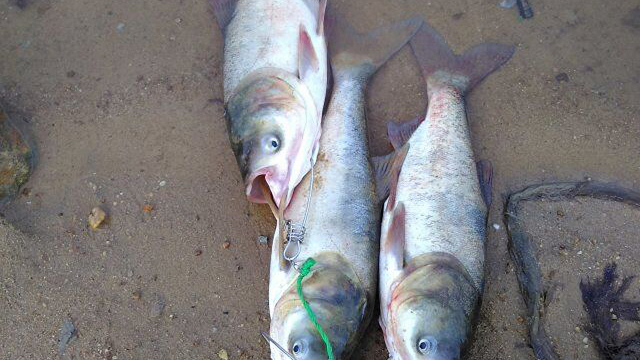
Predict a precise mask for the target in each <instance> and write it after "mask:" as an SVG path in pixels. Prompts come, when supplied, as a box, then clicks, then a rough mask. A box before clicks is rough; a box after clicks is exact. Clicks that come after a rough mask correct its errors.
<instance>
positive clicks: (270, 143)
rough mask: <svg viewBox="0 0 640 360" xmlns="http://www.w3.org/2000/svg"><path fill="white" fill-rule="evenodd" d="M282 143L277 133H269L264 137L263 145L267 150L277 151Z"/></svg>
mask: <svg viewBox="0 0 640 360" xmlns="http://www.w3.org/2000/svg"><path fill="white" fill-rule="evenodd" d="M281 145H282V144H281V142H280V139H279V138H278V137H277V136H275V135H267V136H265V137H264V138H263V139H262V146H263V148H264V149H265V150H266V151H267V152H271V153H273V152H276V151H278V150H279V149H280V146H281Z"/></svg>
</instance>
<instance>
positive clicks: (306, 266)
mask: <svg viewBox="0 0 640 360" xmlns="http://www.w3.org/2000/svg"><path fill="white" fill-rule="evenodd" d="M315 264H316V260H315V259H314V258H308V259H307V261H305V262H304V263H303V264H302V267H301V268H300V275H298V287H297V289H298V296H300V301H302V306H304V308H305V310H307V314H308V315H309V318H310V319H311V322H312V323H313V325H315V326H316V329H317V330H318V332H319V333H320V337H321V338H322V341H324V344H325V346H326V347H327V355H328V356H329V360H335V357H334V356H333V347H331V342H330V341H329V336H328V335H327V333H326V332H324V330H323V329H322V326H320V323H319V322H318V319H317V318H316V314H315V313H314V312H313V310H312V309H311V306H310V305H309V302H308V301H307V299H305V298H304V294H303V293H302V279H304V277H305V276H307V275H309V273H310V272H311V268H312V267H313V265H315Z"/></svg>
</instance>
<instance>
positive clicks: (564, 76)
mask: <svg viewBox="0 0 640 360" xmlns="http://www.w3.org/2000/svg"><path fill="white" fill-rule="evenodd" d="M556 81H557V82H568V81H569V75H567V73H564V72H561V73H559V74H558V75H556Z"/></svg>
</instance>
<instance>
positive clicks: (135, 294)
mask: <svg viewBox="0 0 640 360" xmlns="http://www.w3.org/2000/svg"><path fill="white" fill-rule="evenodd" d="M141 297H142V294H141V293H140V290H136V291H134V292H133V294H131V298H132V299H133V300H140V298H141Z"/></svg>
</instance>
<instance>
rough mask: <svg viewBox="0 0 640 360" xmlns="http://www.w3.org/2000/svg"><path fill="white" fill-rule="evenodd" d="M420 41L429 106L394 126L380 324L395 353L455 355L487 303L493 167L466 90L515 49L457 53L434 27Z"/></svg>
mask: <svg viewBox="0 0 640 360" xmlns="http://www.w3.org/2000/svg"><path fill="white" fill-rule="evenodd" d="M411 47H412V48H413V52H414V54H415V55H416V57H417V60H418V63H419V64H420V67H421V70H422V74H423V76H424V78H425V80H426V82H427V89H428V97H429V107H428V111H427V115H426V119H424V121H419V120H418V121H411V122H408V123H405V124H402V125H397V124H394V125H390V127H389V137H390V139H391V141H392V143H393V144H394V147H396V148H398V147H400V146H402V148H401V149H403V150H404V151H406V157H405V159H404V162H403V163H402V166H401V167H399V168H397V169H395V170H394V171H393V172H392V174H391V177H390V179H389V180H388V181H389V182H390V183H389V185H388V187H389V189H390V195H389V198H388V199H387V202H386V204H385V207H384V211H383V220H382V229H381V242H380V267H379V269H380V298H381V299H380V306H381V319H380V323H381V326H382V328H383V330H384V335H385V341H386V344H387V348H388V350H389V353H390V355H391V357H392V358H393V359H396V360H398V359H401V360H411V359H430V360H453V359H459V358H460V357H461V354H462V353H463V351H464V349H465V347H466V345H467V344H468V342H469V338H470V335H471V333H472V328H473V320H474V317H475V315H476V313H477V309H478V305H479V304H480V296H481V294H482V290H483V283H484V279H483V267H484V252H485V245H484V244H485V225H486V216H487V206H486V204H485V202H486V200H488V199H489V191H490V187H489V186H488V184H486V183H485V182H484V181H483V184H480V182H479V181H478V175H479V174H480V175H483V176H482V178H483V179H490V171H489V169H487V168H485V167H484V165H482V167H483V168H482V169H476V163H475V162H474V156H473V151H472V148H471V142H470V137H469V129H468V126H467V118H466V112H465V106H464V98H463V95H464V94H465V93H466V92H468V91H469V90H471V89H472V88H473V87H474V86H475V85H476V84H478V83H479V82H480V81H481V80H482V79H483V78H484V77H485V76H487V75H488V74H490V73H491V72H493V71H494V70H496V69H497V68H498V67H500V66H501V65H502V64H504V63H505V62H506V61H507V60H508V59H509V58H510V57H511V55H512V54H513V51H514V48H513V47H512V46H507V45H501V44H490V43H485V44H481V45H477V46H474V47H473V48H471V49H470V50H468V51H467V52H465V53H464V54H463V55H460V56H458V55H455V54H454V53H453V52H452V51H451V49H450V48H449V46H448V45H447V43H446V42H445V41H444V39H443V38H442V36H440V34H438V33H437V32H436V31H435V30H434V29H433V28H431V27H430V26H428V25H427V24H426V23H425V24H424V25H423V26H422V28H421V29H420V30H419V31H418V33H417V34H416V35H415V37H414V38H413V39H412V40H411ZM482 164H487V163H482ZM400 169H401V170H400ZM483 197H484V198H483Z"/></svg>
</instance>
